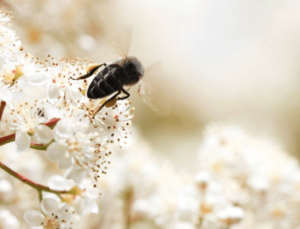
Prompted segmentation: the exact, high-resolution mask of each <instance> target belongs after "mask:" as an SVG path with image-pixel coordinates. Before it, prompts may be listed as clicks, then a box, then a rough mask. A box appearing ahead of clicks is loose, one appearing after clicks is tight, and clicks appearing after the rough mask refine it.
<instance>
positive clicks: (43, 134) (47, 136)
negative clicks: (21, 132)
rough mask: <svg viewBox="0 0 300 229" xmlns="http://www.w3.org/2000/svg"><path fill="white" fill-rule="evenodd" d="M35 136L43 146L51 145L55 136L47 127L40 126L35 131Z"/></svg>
mask: <svg viewBox="0 0 300 229" xmlns="http://www.w3.org/2000/svg"><path fill="white" fill-rule="evenodd" d="M34 135H35V137H36V138H37V140H38V141H39V142H40V143H42V144H47V143H49V142H50V141H51V140H52V138H53V136H52V130H51V129H50V128H49V127H48V126H45V125H38V126H36V127H35V129H34Z"/></svg>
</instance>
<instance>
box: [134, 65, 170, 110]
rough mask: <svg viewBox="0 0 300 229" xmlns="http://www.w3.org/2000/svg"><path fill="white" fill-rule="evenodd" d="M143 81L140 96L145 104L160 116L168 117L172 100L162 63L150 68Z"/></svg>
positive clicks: (140, 86) (140, 85) (139, 90)
mask: <svg viewBox="0 0 300 229" xmlns="http://www.w3.org/2000/svg"><path fill="white" fill-rule="evenodd" d="M141 81H142V82H140V83H139V89H138V94H139V95H140V96H142V98H143V101H144V103H146V104H147V105H148V106H150V107H151V108H152V110H154V111H155V112H156V113H158V114H159V115H162V116H167V115H168V114H169V113H170V110H171V99H170V93H168V86H167V82H166V78H165V77H164V72H163V68H162V64H161V62H156V63H154V64H152V65H151V66H149V67H148V68H147V69H146V71H145V76H144V77H143V79H142V80H141Z"/></svg>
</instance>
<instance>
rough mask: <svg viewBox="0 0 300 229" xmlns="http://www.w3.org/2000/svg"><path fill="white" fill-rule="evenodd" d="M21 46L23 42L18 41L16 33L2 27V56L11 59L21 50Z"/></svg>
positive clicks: (0, 27) (0, 28) (0, 48)
mask: <svg viewBox="0 0 300 229" xmlns="http://www.w3.org/2000/svg"><path fill="white" fill-rule="evenodd" d="M0 20H1V19H0ZM20 46H21V42H20V41H18V40H17V37H16V33H15V31H13V30H11V29H10V28H8V27H6V26H0V56H2V57H10V56H12V55H13V53H14V52H17V50H19V48H20Z"/></svg>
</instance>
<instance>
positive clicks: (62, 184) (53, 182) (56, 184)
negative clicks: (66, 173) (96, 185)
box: [48, 175, 75, 191]
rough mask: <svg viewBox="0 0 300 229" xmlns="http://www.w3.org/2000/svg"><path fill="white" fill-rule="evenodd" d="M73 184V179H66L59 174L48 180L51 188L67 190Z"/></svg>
mask: <svg viewBox="0 0 300 229" xmlns="http://www.w3.org/2000/svg"><path fill="white" fill-rule="evenodd" d="M74 185H75V184H74V182H73V181H71V180H67V179H66V178H64V177H62V176H60V175H53V176H51V177H50V179H49V180H48V186H49V188H51V189H53V190H65V191H69V190H70V189H71V188H72V187H73V186H74Z"/></svg>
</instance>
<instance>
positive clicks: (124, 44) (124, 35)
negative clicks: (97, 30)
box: [103, 25, 132, 59]
mask: <svg viewBox="0 0 300 229" xmlns="http://www.w3.org/2000/svg"><path fill="white" fill-rule="evenodd" d="M103 38H104V40H105V42H106V43H108V45H109V46H111V47H112V48H113V49H114V50H115V51H116V52H117V54H119V55H120V56H121V57H122V58H123V59H125V58H126V57H127V55H128V53H129V48H130V44H131V39H132V28H131V27H130V26H126V25H123V26H114V27H110V28H109V29H108V31H106V33H105V35H104V36H103Z"/></svg>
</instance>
